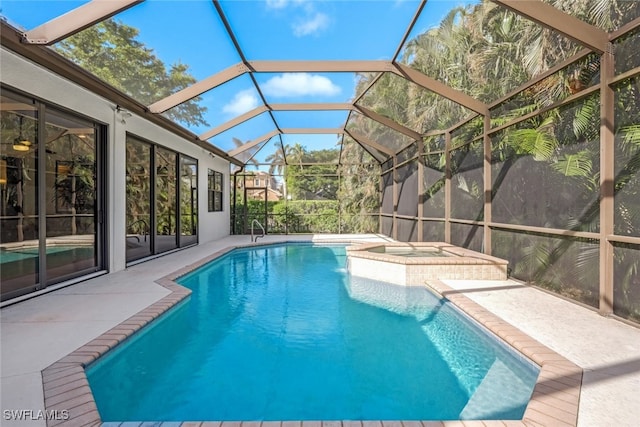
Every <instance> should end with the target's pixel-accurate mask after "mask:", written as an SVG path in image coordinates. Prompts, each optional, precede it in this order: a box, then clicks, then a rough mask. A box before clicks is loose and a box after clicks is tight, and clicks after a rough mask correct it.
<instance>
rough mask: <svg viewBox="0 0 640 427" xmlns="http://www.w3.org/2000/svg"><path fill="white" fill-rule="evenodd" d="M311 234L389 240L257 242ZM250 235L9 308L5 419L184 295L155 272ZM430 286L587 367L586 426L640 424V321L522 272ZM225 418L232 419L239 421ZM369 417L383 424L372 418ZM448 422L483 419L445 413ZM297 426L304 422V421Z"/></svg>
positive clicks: (0, 394)
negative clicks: (90, 349) (100, 341)
mask: <svg viewBox="0 0 640 427" xmlns="http://www.w3.org/2000/svg"><path fill="white" fill-rule="evenodd" d="M310 239H313V240H316V241H319V240H321V241H331V240H342V241H344V240H351V241H362V242H371V241H389V239H387V238H385V237H383V236H382V237H381V236H373V235H367V236H350V235H343V236H335V235H316V236H266V237H265V238H264V239H262V240H260V243H272V242H278V241H283V240H285V241H292V240H300V241H305V240H306V241H308V240H310ZM248 242H249V237H248V236H229V237H227V238H224V239H221V240H218V241H215V242H209V243H206V244H203V245H200V246H197V247H194V248H189V249H186V250H183V251H179V252H175V253H173V254H170V255H166V256H163V257H160V258H157V259H155V260H152V261H148V262H145V263H141V264H137V265H135V266H132V267H130V268H128V269H127V270H125V271H120V272H117V273H114V274H110V275H104V276H100V277H96V278H93V279H90V280H87V281H85V282H81V283H78V284H76V285H73V286H70V287H66V288H62V289H59V290H56V291H54V292H50V293H46V294H43V295H41V296H38V297H35V298H31V299H28V300H26V301H23V302H20V303H17V304H13V305H10V306H7V307H5V308H2V310H0V340H1V341H0V344H1V345H0V377H1V389H0V402H1V403H0V404H1V409H2V411H3V413H2V415H1V416H2V417H3V418H2V420H0V425H2V426H45V425H46V423H45V421H44V420H29V421H25V420H23V421H16V420H7V419H6V418H5V410H32V411H33V413H34V415H35V414H36V413H37V411H38V410H44V409H45V391H44V390H43V373H42V371H43V370H45V369H46V368H48V367H49V371H48V372H49V373H50V374H51V376H50V378H55V377H56V376H55V372H54V371H52V370H51V367H50V366H51V365H52V364H54V363H55V362H57V361H59V360H60V359H61V358H63V357H65V356H67V355H68V354H70V353H72V352H74V351H75V350H77V349H79V348H80V347H82V346H85V345H86V344H87V343H88V342H90V341H92V340H94V339H96V338H97V337H99V336H100V335H102V334H103V333H105V332H107V331H109V330H112V328H114V327H116V326H117V325H119V324H121V323H122V322H123V321H125V320H126V319H129V318H131V317H132V316H134V315H135V314H137V313H138V312H140V311H142V310H144V309H147V310H148V309H149V306H151V305H154V304H155V305H162V304H164V303H163V302H160V301H161V300H163V299H164V300H163V301H167V299H171V298H174V299H175V298H177V297H179V295H177V296H176V295H174V293H172V289H171V288H170V287H169V288H168V287H166V284H165V286H162V285H161V284H159V283H157V282H156V281H158V280H160V279H162V278H164V277H165V276H168V275H170V274H172V273H174V272H175V271H177V270H179V269H182V268H184V267H185V266H186V265H190V264H193V263H195V262H197V261H198V260H201V259H203V258H205V257H209V256H211V255H212V254H213V253H216V252H218V251H221V250H224V249H225V248H227V247H230V246H238V245H246V244H247V243H248ZM432 286H433V287H434V288H436V289H437V290H439V292H441V293H442V294H443V295H445V296H447V297H448V298H451V299H452V300H453V299H455V298H457V297H456V296H463V297H465V298H464V299H466V298H468V299H469V300H471V301H473V303H475V304H473V303H472V304H471V305H477V307H480V309H485V310H488V311H489V312H490V313H493V315H496V316H498V317H499V318H501V319H503V320H504V321H506V322H508V323H509V324H511V325H513V326H514V327H515V328H517V329H519V330H520V331H522V332H524V333H526V334H527V335H528V336H529V337H531V338H532V339H533V340H537V341H538V342H540V343H542V344H543V345H544V346H546V347H548V348H549V349H551V350H552V351H554V352H556V353H558V354H560V355H561V356H563V357H564V358H566V359H568V360H569V361H570V362H573V363H574V364H576V365H577V366H579V367H580V368H582V370H583V375H582V388H581V392H580V395H579V409H578V419H577V424H578V425H579V426H622V427H624V426H629V427H632V426H637V425H638V420H639V419H640V397H639V396H640V328H636V327H633V326H630V325H627V324H625V323H623V322H620V321H617V320H615V319H609V318H605V317H602V316H600V315H598V314H597V313H596V312H594V311H592V310H589V309H586V308H583V307H581V306H580V305H578V304H574V303H571V302H568V301H565V300H563V299H561V298H558V297H555V296H553V295H550V294H548V293H546V292H543V291H540V290H538V289H535V288H532V287H528V286H525V285H523V284H521V283H518V282H515V281H462V280H443V281H442V282H440V283H433V284H432ZM461 300H462V298H461ZM141 321H142V319H141ZM45 376H46V375H45ZM49 381H51V380H49ZM54 381H55V380H54ZM50 384H53V383H50ZM69 402H70V401H69ZM69 405H70V406H73V405H72V404H69ZM69 409H71V408H69ZM552 412H553V411H551V412H550V413H549V414H546V415H548V417H549V418H548V422H542V423H540V422H538V423H530V425H554V424H556V423H554V422H553V421H554V420H555V419H556V418H554V414H553V413H552ZM78 421H80V420H78ZM165 424H166V425H176V423H165ZM224 424H227V425H228V427H237V426H238V425H239V423H224ZM246 424H252V425H255V426H258V425H259V423H245V425H246ZM263 424H264V426H263V427H266V425H267V424H269V425H270V427H274V426H276V424H277V423H274V424H273V425H271V423H263ZM285 424H289V423H283V427H289V426H285ZM291 424H292V425H291V427H294V426H293V424H296V423H291ZM306 424H307V423H306V422H305V425H306ZM345 424H347V423H345ZM348 424H350V426H349V427H351V424H353V426H356V425H357V426H360V425H361V423H359V422H350V423H348ZM364 424H366V425H368V424H371V425H372V426H373V425H374V424H376V425H380V424H379V423H368V422H367V423H364ZM384 424H385V427H387V424H389V425H390V426H391V424H395V423H387V422H385V423H384ZM407 424H409V423H405V426H404V427H413V426H409V425H407ZM411 424H416V426H418V425H419V423H411ZM429 424H430V423H429ZM509 424H511V423H509ZM75 425H78V426H80V425H82V423H81V422H77V423H76V424H75ZM127 425H133V424H127ZM135 425H137V424H135ZM196 425H197V423H196ZM212 425H214V424H212ZM327 425H331V426H332V427H334V426H339V425H340V423H339V422H330V423H323V427H326V426H327ZM366 425H365V426H364V427H367V426H366ZM436 425H441V424H440V423H437V424H436ZM445 425H447V426H449V425H451V426H453V425H483V423H473V422H472V423H470V422H446V423H445ZM505 425H507V424H505ZM520 425H523V424H522V423H520ZM296 426H298V427H299V423H298V424H296ZM123 427H124V425H123ZM223 427H225V426H223Z"/></svg>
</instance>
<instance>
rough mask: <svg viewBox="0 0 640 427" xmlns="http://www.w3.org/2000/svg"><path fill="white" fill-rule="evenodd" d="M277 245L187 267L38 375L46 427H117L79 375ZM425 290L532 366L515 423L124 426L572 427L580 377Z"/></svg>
mask: <svg viewBox="0 0 640 427" xmlns="http://www.w3.org/2000/svg"><path fill="white" fill-rule="evenodd" d="M283 243H305V242H300V241H282V242H277V243H251V244H244V245H232V246H228V247H226V248H224V249H222V250H220V251H217V252H215V253H213V254H211V255H209V256H207V257H204V258H202V259H200V260H198V261H196V262H194V263H192V264H189V265H187V266H185V267H182V268H180V269H178V270H176V271H174V272H172V273H170V274H168V275H166V276H163V277H161V278H159V279H157V280H156V281H155V283H157V284H159V285H160V286H163V287H164V288H166V289H168V290H169V291H170V293H169V295H166V296H165V297H163V298H161V299H160V300H158V301H156V302H155V303H153V304H151V305H150V306H148V307H146V308H145V309H143V310H141V311H139V312H138V313H136V314H134V315H133V316H131V317H129V318H128V319H126V320H125V321H123V322H121V323H119V324H118V325H116V326H114V327H113V328H111V329H109V330H108V331H106V332H104V333H103V334H101V335H99V336H98V337H96V338H94V339H93V340H91V341H89V342H88V343H86V344H85V345H83V346H81V347H79V348H78V349H76V350H74V351H72V352H71V353H69V354H68V355H66V356H64V357H62V358H61V359H59V360H58V361H56V362H54V363H52V364H51V365H49V366H48V367H46V368H45V369H43V370H42V372H41V375H42V385H43V390H44V404H45V411H46V412H47V414H54V415H55V417H53V418H55V419H48V420H47V426H49V427H53V426H61V427H67V426H74V427H76V426H77V427H81V426H96V425H104V426H114V427H115V426H119V425H120V424H121V423H120V422H117V423H103V422H102V420H101V418H100V414H99V413H98V408H97V405H96V402H95V400H94V397H93V393H92V391H91V388H90V386H89V382H88V380H87V376H86V373H85V367H87V366H88V365H90V364H91V363H92V362H94V361H95V360H97V359H98V358H100V357H102V356H103V355H105V354H106V353H108V352H109V351H110V350H112V349H114V348H115V347H117V346H118V345H119V344H121V343H122V342H124V341H125V340H127V339H128V338H129V337H131V336H132V335H133V334H134V333H136V332H138V331H139V330H140V329H142V328H143V327H145V326H146V325H147V324H149V323H150V322H152V321H153V320H155V319H156V318H158V317H160V316H161V315H163V314H164V313H165V312H167V311H168V310H170V309H171V308H173V307H174V306H176V305H177V304H178V303H180V302H181V301H183V300H185V299H186V298H188V297H189V295H191V290H189V289H187V288H185V287H183V286H181V285H179V284H177V283H176V282H175V280H176V279H177V278H178V277H181V276H183V275H185V274H187V273H189V272H191V271H193V270H195V269H197V268H198V267H200V266H202V265H204V264H206V263H208V262H210V261H212V260H214V259H216V258H219V257H221V256H222V255H224V254H226V253H228V252H231V251H232V250H234V249H240V248H249V247H254V246H270V245H274V244H283ZM306 243H313V244H324V243H337V244H339V243H361V242H354V241H351V240H342V241H340V240H334V239H331V240H326V241H323V240H318V241H314V242H306ZM426 286H427V287H429V288H430V289H432V290H433V291H434V292H436V293H437V294H439V295H440V296H442V297H443V298H446V299H447V300H449V301H450V302H451V303H452V304H454V305H455V306H456V307H458V308H459V309H460V310H462V311H463V312H464V313H466V314H467V315H468V316H469V317H471V318H472V319H474V320H475V321H477V322H478V323H480V324H481V325H483V326H484V327H486V328H487V329H488V330H489V331H491V332H492V333H494V334H495V335H497V336H498V337H500V338H501V339H502V340H503V341H504V342H506V343H507V344H509V345H510V346H511V347H513V348H514V349H515V350H517V351H518V352H520V353H521V354H523V355H524V356H525V357H527V358H529V359H530V360H531V361H533V362H534V363H535V364H537V365H538V366H540V374H539V376H538V379H537V381H536V385H535V387H534V391H533V394H532V396H531V399H530V401H529V404H528V405H527V408H526V410H525V413H524V416H523V419H522V420H482V421H478V420H469V421H467V420H464V421H459V420H455V421H283V422H262V423H261V422H254V421H251V422H241V421H234V422H231V421H224V422H219V421H218V422H190V421H185V422H154V423H146V422H142V421H140V422H134V423H124V424H123V427H124V426H128V427H129V426H130V427H133V426H147V425H149V426H151V425H157V426H160V425H162V426H167V427H168V426H174V427H175V426H182V427H260V426H261V425H262V427H430V426H487V427H498V426H500V427H504V426H548V425H554V426H575V425H577V420H578V407H579V400H580V390H581V386H582V369H581V368H580V367H578V366H577V365H576V364H574V363H573V362H571V361H569V360H568V359H566V358H565V357H563V356H561V355H560V354H558V353H556V352H555V351H553V350H551V349H550V348H548V347H546V346H545V345H543V344H541V343H540V342H538V341H537V340H535V339H533V338H531V337H529V336H528V335H527V334H525V333H524V332H522V331H520V330H519V329H517V328H516V327H514V326H513V325H511V324H509V323H508V322H506V321H504V320H503V319H501V318H500V317H498V316H496V315H495V314H493V313H491V312H489V311H488V310H486V309H485V308H483V307H482V306H480V305H479V304H477V303H475V302H473V301H472V300H471V299H469V298H467V297H466V296H465V295H464V294H463V293H462V292H460V291H456V290H454V289H453V288H451V287H449V286H448V285H446V284H445V283H443V282H442V281H440V280H430V281H428V283H426Z"/></svg>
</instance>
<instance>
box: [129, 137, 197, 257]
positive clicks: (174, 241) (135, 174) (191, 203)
mask: <svg viewBox="0 0 640 427" xmlns="http://www.w3.org/2000/svg"><path fill="white" fill-rule="evenodd" d="M126 147H127V148H126V150H127V212H126V215H127V235H126V242H127V255H126V257H127V262H131V261H136V260H139V259H143V258H146V257H148V256H152V255H155V254H159V253H162V252H166V251H170V250H172V249H176V248H178V247H185V246H189V245H193V244H197V243H198V162H197V160H196V159H193V158H191V157H187V156H185V155H183V154H178V153H176V152H175V151H171V150H168V149H166V148H163V147H160V146H157V145H155V144H152V143H148V142H143V141H140V140H139V139H137V138H135V137H133V136H131V135H127V145H126ZM178 165H179V166H180V168H178ZM178 201H179V203H178ZM178 230H179V231H180V232H179V233H178Z"/></svg>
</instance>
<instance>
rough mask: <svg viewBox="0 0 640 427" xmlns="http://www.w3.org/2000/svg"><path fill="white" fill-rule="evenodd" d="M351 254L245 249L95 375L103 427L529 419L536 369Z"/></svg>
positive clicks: (204, 273)
mask: <svg viewBox="0 0 640 427" xmlns="http://www.w3.org/2000/svg"><path fill="white" fill-rule="evenodd" d="M345 252H346V251H345V247H344V246H312V245H303V244H288V245H278V246H264V247H261V248H258V249H242V250H235V251H233V252H231V253H229V254H227V255H225V256H223V257H222V258H220V259H218V260H216V261H213V262H212V263H209V264H208V265H206V266H204V267H201V268H200V269H198V270H196V271H194V272H192V273H190V274H188V275H186V276H183V277H182V278H181V279H179V283H181V284H182V285H184V286H186V287H188V288H190V289H192V290H193V294H192V296H191V298H190V299H189V300H187V301H186V302H185V303H183V304H181V305H180V306H178V307H177V308H175V309H173V310H171V311H170V312H169V313H168V314H167V315H165V316H163V317H162V318H161V319H159V320H158V321H156V322H154V323H153V324H152V326H150V327H147V328H145V329H144V330H143V331H141V332H140V333H138V334H136V335H135V337H133V339H130V340H129V341H127V343H126V345H123V346H120V347H119V348H118V349H116V350H115V351H113V352H111V353H109V354H108V355H107V356H106V357H104V358H102V359H101V360H100V361H98V362H97V363H95V364H93V365H92V366H91V367H90V368H89V369H88V370H87V375H88V379H89V383H90V385H91V388H92V390H93V393H94V396H95V399H96V402H97V405H98V409H99V411H100V415H101V417H102V419H103V421H178V420H341V419H358V420H397V419H403V420H419V419H420V420H438V419H441V420H448V419H519V418H521V417H522V415H523V412H524V408H525V406H526V403H527V402H528V399H529V397H530V395H531V392H532V390H533V385H534V383H535V380H536V377H537V374H538V370H537V368H536V367H534V366H533V365H531V364H530V363H527V362H526V361H524V360H522V359H521V358H519V357H518V356H516V355H515V353H513V352H511V351H509V350H507V348H506V347H504V346H502V345H501V344H499V343H497V342H496V341H495V340H493V339H492V337H490V336H489V335H488V334H487V333H485V332H483V331H481V330H480V329H479V328H477V327H476V326H475V324H473V323H472V322H471V321H470V320H468V319H467V318H465V317H464V315H461V314H459V313H458V312H457V311H456V310H455V309H453V308H452V307H450V305H449V303H446V302H445V301H443V300H441V299H438V298H437V297H436V296H434V295H433V294H431V293H430V292H428V291H427V290H426V289H424V288H411V287H400V286H396V285H390V284H385V283H382V282H375V281H371V280H363V279H357V278H355V277H351V278H350V277H349V275H348V274H347V273H346V270H345V263H346V253H345Z"/></svg>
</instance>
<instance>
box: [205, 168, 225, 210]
mask: <svg viewBox="0 0 640 427" xmlns="http://www.w3.org/2000/svg"><path fill="white" fill-rule="evenodd" d="M223 183H224V174H223V173H222V172H218V171H215V170H213V169H207V211H208V212H223V211H224V203H223V200H224V199H223V190H222V189H223V188H224V185H223ZM216 194H217V195H218V198H216ZM216 202H217V203H216Z"/></svg>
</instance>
